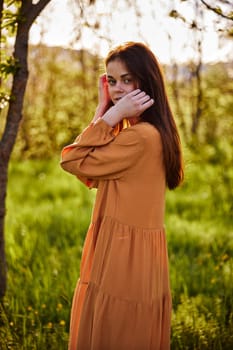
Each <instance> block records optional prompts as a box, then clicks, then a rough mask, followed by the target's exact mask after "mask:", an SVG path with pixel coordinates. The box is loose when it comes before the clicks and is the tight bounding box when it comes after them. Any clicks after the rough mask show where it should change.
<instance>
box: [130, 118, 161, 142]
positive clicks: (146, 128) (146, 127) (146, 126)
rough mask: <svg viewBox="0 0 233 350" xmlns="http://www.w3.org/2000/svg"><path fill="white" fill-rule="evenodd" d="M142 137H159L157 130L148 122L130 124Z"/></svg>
mask: <svg viewBox="0 0 233 350" xmlns="http://www.w3.org/2000/svg"><path fill="white" fill-rule="evenodd" d="M131 128H132V129H134V130H135V131H136V132H137V133H138V134H139V135H140V136H141V137H142V138H144V139H148V138H149V139H150V138H152V139H153V140H154V139H160V138H161V137H160V132H159V130H158V129H157V128H156V127H155V126H154V125H152V124H150V123H148V122H140V123H137V124H135V125H133V126H131Z"/></svg>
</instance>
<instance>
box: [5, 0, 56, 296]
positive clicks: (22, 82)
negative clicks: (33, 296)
mask: <svg viewBox="0 0 233 350" xmlns="http://www.w3.org/2000/svg"><path fill="white" fill-rule="evenodd" d="M50 1H51V0H40V1H39V2H38V3H37V4H36V5H33V4H32V1H31V0H24V1H21V8H20V15H21V18H22V20H19V23H18V28H17V33H16V39H15V46H14V54H13V55H14V58H15V60H16V62H17V65H18V69H17V71H16V73H15V74H14V76H13V83H12V89H11V99H10V103H9V109H8V114H7V120H6V126H5V129H4V132H3V136H2V139H1V141H0V298H2V297H3V296H4V295H5V292H6V285H7V283H6V281H7V267H6V257H5V244H4V219H5V214H6V193H7V172H8V164H9V160H10V156H11V153H12V150H13V147H14V144H15V141H16V137H17V133H18V129H19V125H20V121H21V119H22V109H23V100H24V94H25V89H26V85H27V80H28V63H27V56H28V36H29V30H30V27H31V25H32V23H33V22H34V20H35V19H36V17H37V16H38V15H39V13H40V12H41V11H42V10H43V8H44V7H45V6H46V5H47V4H48V3H49V2H50Z"/></svg>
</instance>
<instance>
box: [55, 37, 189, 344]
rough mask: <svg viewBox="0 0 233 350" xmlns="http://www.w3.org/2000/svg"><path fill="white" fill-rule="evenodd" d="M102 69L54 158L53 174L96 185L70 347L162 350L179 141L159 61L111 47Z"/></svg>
mask: <svg viewBox="0 0 233 350" xmlns="http://www.w3.org/2000/svg"><path fill="white" fill-rule="evenodd" d="M105 66H106V76H105V75H103V76H102V77H100V80H99V104H98V107H97V109H96V114H95V116H94V119H93V121H92V123H91V124H90V125H89V126H88V127H87V128H86V129H85V130H84V131H83V132H82V133H81V135H79V136H78V137H77V138H76V140H75V142H74V143H73V144H71V145H68V146H66V147H65V148H64V149H63V151H62V160H61V166H62V168H63V169H64V170H65V171H68V172H70V173H72V174H74V175H76V176H77V177H78V178H79V179H80V180H81V181H83V182H84V183H86V184H87V185H88V186H89V187H97V188H98V190H97V195H96V202H95V206H94V209H93V213H92V219H91V224H90V226H89V230H88V233H87V236H86V240H85V244H84V248H83V255H82V260H81V273H80V280H79V281H78V284H77V287H76V290H75V293H74V298H73V305H72V310H71V325H70V342H69V349H70V350H77V349H78V350H149V349H150V350H152V349H153V350H156V349H160V350H166V349H169V348H170V321H171V293H170V286H169V270H168V257H167V246H166V237H165V230H164V211H165V190H166V187H168V188H169V189H174V188H176V187H177V186H178V185H179V184H180V183H181V182H182V179H183V169H182V155H181V146H180V139H179V135H178V131H177V128H176V125H175V121H174V118H173V115H172V112H171V109H170V107H169V103H168V99H167V95H166V92H165V87H164V81H163V77H162V73H161V70H160V67H159V64H158V62H157V60H156V58H155V56H154V54H153V53H152V52H151V50H150V49H149V48H148V47H147V46H146V45H144V44H143V43H137V42H128V43H125V44H123V45H120V46H118V47H116V48H115V49H113V50H112V51H110V53H109V54H108V56H107V58H106V61H105ZM105 80H107V82H106V81H105Z"/></svg>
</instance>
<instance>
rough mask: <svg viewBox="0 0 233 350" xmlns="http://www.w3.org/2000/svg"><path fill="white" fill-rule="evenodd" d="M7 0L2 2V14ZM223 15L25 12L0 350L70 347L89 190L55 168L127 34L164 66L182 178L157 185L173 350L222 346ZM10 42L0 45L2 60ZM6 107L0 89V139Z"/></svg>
mask: <svg viewBox="0 0 233 350" xmlns="http://www.w3.org/2000/svg"><path fill="white" fill-rule="evenodd" d="M38 2H39V1H33V3H34V4H36V3H38ZM16 3H17V1H4V6H5V7H4V8H3V9H4V10H5V15H4V16H5V20H6V18H7V15H6V14H7V11H9V13H10V12H12V11H13V12H14V9H15V8H17V4H16ZM8 17H10V15H8ZM232 20H233V5H232V2H231V1H228V0H222V1H220V0H219V1H218V0H217V1H212V0H206V1H202V0H186V1H185V0H171V1H169V0H148V1H144V0H143V1H142V0H119V1H116V0H107V1H103V0H92V1H91V0H64V1H61V0H51V1H49V2H48V4H47V5H46V7H45V8H44V10H43V11H42V12H41V14H40V15H39V16H38V17H37V18H36V20H35V21H34V23H33V25H32V26H31V29H30V35H29V54H28V62H29V78H28V83H27V88H26V93H25V96H24V103H23V111H22V116H23V118H22V120H21V122H20V127H19V130H18V133H17V139H16V142H15V145H14V149H13V153H12V156H11V160H10V163H9V171H8V186H7V202H6V208H7V212H6V220H5V242H6V260H7V265H8V271H7V281H8V282H7V291H6V294H5V296H4V298H3V300H2V302H1V304H0V305H1V306H0V307H1V309H0V311H1V313H0V327H1V328H0V348H1V349H4V350H5V349H40V350H43V349H51V350H53V349H54V350H55V349H56V350H59V349H66V348H67V340H68V331H69V313H70V307H71V300H72V295H73V291H74V287H75V284H76V281H77V279H78V276H79V263H80V257H81V251H82V245H83V240H84V238H85V234H86V230H87V228H88V225H89V222H90V218H91V208H92V204H93V201H94V197H95V190H92V191H90V190H88V189H87V188H85V187H84V185H83V184H80V183H79V182H78V181H77V180H76V179H75V178H73V177H72V176H69V175H68V174H66V173H64V172H63V171H62V170H61V169H60V166H59V159H60V151H61V149H62V147H63V146H64V145H66V144H68V143H71V142H72V141H73V140H74V138H75V137H76V135H77V134H78V133H79V132H80V131H81V130H82V129H83V128H84V127H85V126H86V125H87V124H88V123H89V122H90V120H91V119H92V116H93V114H94V111H95V108H96V105H97V97H98V90H97V83H98V77H99V75H100V74H102V73H103V72H104V66H103V59H104V57H105V55H106V54H107V52H108V51H109V49H111V47H113V46H115V45H117V44H119V43H122V42H125V41H142V42H144V43H146V44H148V45H149V46H150V48H151V49H152V51H153V52H154V53H155V55H156V57H157V58H158V60H159V62H160V63H161V66H162V68H163V72H164V77H165V82H166V87H167V92H168V97H169V100H170V103H171V107H172V110H173V112H174V115H175V119H176V122H177V125H178V128H179V131H180V135H181V139H182V148H183V152H184V161H185V181H184V184H183V185H182V186H181V187H180V188H178V189H177V190H175V191H168V193H167V211H166V230H167V240H168V249H169V258H170V275H171V286H172V295H173V319H172V335H171V339H172V345H171V346H172V349H188V350H190V349H195V350H199V349H229V350H230V349H232V348H233V333H232V329H233V312H232V309H233V285H232V280H233V259H232V252H233V225H232V224H233V215H232V209H233V168H232V164H233V156H232V153H233V137H232V135H233V98H232V93H233V41H232V38H233V27H232ZM14 42H15V35H14V33H13V32H12V35H10V33H9V32H8V33H7V36H5V37H4V40H2V43H1V45H2V56H1V57H2V61H1V63H2V66H1V67H3V68H4V67H5V66H4V65H3V63H4V54H3V50H4V52H7V55H8V56H9V57H10V55H11V53H12V51H13V45H14ZM5 55H6V54H5ZM3 68H1V73H4V72H5V71H4V69H3ZM3 76H4V74H3V75H2V77H3ZM11 83H12V75H8V76H7V78H6V77H5V76H4V78H2V79H1V89H4V94H5V95H4V96H7V91H10V88H11ZM1 93H2V90H1ZM1 96H3V95H1ZM8 107H9V99H7V97H4V98H2V99H1V106H0V109H1V117H0V136H1V135H3V133H4V127H5V125H6V122H7V112H8ZM119 350H120V349H119ZM140 350H141V349H140ZM142 350H143V349H142Z"/></svg>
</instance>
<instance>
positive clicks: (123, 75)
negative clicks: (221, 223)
mask: <svg viewBox="0 0 233 350" xmlns="http://www.w3.org/2000/svg"><path fill="white" fill-rule="evenodd" d="M127 75H131V74H130V73H124V74H121V75H120V77H121V78H125V77H126V76H127ZM107 77H108V78H111V79H115V78H114V77H113V76H111V75H107Z"/></svg>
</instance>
